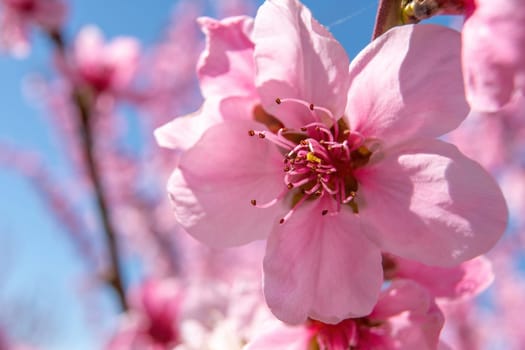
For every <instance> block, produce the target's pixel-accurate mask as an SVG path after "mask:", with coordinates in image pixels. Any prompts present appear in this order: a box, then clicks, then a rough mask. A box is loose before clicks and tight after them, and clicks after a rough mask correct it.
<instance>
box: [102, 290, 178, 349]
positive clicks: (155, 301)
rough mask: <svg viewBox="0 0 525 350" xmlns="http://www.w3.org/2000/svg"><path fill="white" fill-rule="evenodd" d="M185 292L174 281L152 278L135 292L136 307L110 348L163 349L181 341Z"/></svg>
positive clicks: (134, 306)
mask: <svg viewBox="0 0 525 350" xmlns="http://www.w3.org/2000/svg"><path fill="white" fill-rule="evenodd" d="M182 298H183V293H182V289H181V287H180V286H179V285H178V283H177V282H176V281H174V280H159V281H156V280H151V281H147V282H146V283H144V285H143V286H141V288H140V289H139V290H137V291H136V293H135V295H134V298H133V300H132V304H133V310H132V312H131V313H130V314H128V315H125V316H124V319H123V322H122V327H121V329H120V330H119V331H118V332H117V333H116V335H115V336H114V337H113V339H112V340H111V342H110V343H109V344H108V347H107V349H108V350H128V349H144V350H162V349H166V348H168V347H174V346H175V345H177V344H179V342H180V339H179V315H180V310H181V303H182Z"/></svg>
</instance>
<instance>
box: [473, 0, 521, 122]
mask: <svg viewBox="0 0 525 350" xmlns="http://www.w3.org/2000/svg"><path fill="white" fill-rule="evenodd" d="M465 6H466V19H465V25H464V27H463V69H464V76H465V84H466V92H467V100H468V101H469V103H470V104H471V106H472V107H473V109H476V110H480V111H485V112H494V111H497V110H499V109H501V108H502V107H503V106H505V105H506V104H508V103H509V102H510V101H511V100H512V99H513V98H514V97H515V96H516V95H518V94H521V95H525V50H524V49H523V48H524V47H525V25H524V23H525V11H524V8H525V1H524V0H502V1H494V0H466V1H465Z"/></svg>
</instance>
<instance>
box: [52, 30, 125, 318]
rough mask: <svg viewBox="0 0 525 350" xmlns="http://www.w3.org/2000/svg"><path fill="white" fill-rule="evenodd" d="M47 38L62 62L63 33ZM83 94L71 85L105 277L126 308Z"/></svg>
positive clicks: (114, 236)
mask: <svg viewBox="0 0 525 350" xmlns="http://www.w3.org/2000/svg"><path fill="white" fill-rule="evenodd" d="M49 37H50V39H51V41H52V42H53V44H54V45H55V48H56V50H57V52H58V53H59V54H60V55H61V56H62V57H61V58H62V59H63V60H64V62H65V61H66V57H65V52H66V50H65V49H66V45H65V41H64V39H63V36H62V35H61V33H60V32H58V31H53V32H50V33H49ZM86 95H87V94H86V91H84V89H83V88H82V87H81V86H77V85H74V87H73V91H72V94H71V98H72V101H73V102H74V105H75V107H76V109H77V112H78V113H77V114H78V119H79V134H80V137H81V140H82V152H83V154H84V159H85V162H86V168H87V172H88V175H89V178H90V180H91V183H92V185H93V190H94V192H95V200H96V204H97V208H98V211H99V215H100V219H101V221H102V226H103V228H104V230H103V231H104V234H105V237H106V242H107V246H108V253H109V258H110V262H111V264H110V268H109V271H107V273H106V275H105V277H106V280H107V282H108V283H109V284H110V285H111V286H112V287H113V289H114V290H115V292H116V294H117V298H118V301H119V304H120V307H121V308H122V310H124V311H126V310H128V308H129V307H128V302H127V300H126V291H125V286H124V279H123V277H122V267H121V264H120V258H119V257H120V254H119V249H118V242H117V234H116V230H115V228H114V226H113V224H112V222H111V218H110V210H109V207H108V204H107V203H108V200H107V198H106V196H105V191H104V186H103V183H102V179H101V177H100V173H99V170H98V166H97V162H96V157H95V154H94V152H93V150H94V138H93V132H92V131H93V128H92V121H93V115H92V110H91V105H92V103H91V102H92V101H90V99H89V98H87V96H86Z"/></svg>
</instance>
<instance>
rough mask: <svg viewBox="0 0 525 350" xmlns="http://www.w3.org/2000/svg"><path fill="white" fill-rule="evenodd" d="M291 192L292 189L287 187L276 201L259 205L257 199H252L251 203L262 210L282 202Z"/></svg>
mask: <svg viewBox="0 0 525 350" xmlns="http://www.w3.org/2000/svg"><path fill="white" fill-rule="evenodd" d="M289 190H290V189H289V188H288V186H286V187H285V188H284V189H283V191H281V193H279V195H277V197H275V198H274V199H272V200H270V201H269V202H266V203H264V204H257V201H256V200H255V199H252V200H251V201H250V203H251V204H252V205H253V206H254V207H256V208H261V209H265V208H269V207H271V206H272V205H274V204H275V203H277V202H278V201H280V200H281V199H283V198H284V196H286V194H287V193H288V191H289Z"/></svg>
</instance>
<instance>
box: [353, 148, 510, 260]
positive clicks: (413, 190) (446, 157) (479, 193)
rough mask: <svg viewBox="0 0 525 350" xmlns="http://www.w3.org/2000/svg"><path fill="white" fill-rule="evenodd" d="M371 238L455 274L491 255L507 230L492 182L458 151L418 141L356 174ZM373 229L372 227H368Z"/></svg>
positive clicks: (504, 210) (504, 211)
mask: <svg viewBox="0 0 525 350" xmlns="http://www.w3.org/2000/svg"><path fill="white" fill-rule="evenodd" d="M356 176H357V177H358V181H359V183H360V187H359V193H358V196H359V195H361V196H362V197H361V199H360V203H361V205H360V214H361V216H362V217H363V219H364V220H365V221H367V223H368V224H369V225H370V226H373V227H374V229H369V230H368V232H367V233H369V234H370V237H371V238H372V239H373V240H374V241H375V242H377V244H379V246H380V247H381V248H382V249H383V250H384V251H386V252H390V253H393V254H395V255H399V256H402V257H404V258H408V259H413V260H417V261H419V262H422V263H424V264H428V265H439V266H451V265H455V264H457V263H460V262H462V261H465V260H468V259H472V258H474V257H475V256H477V255H480V254H482V253H485V252H487V251H488V250H489V249H490V248H492V246H494V244H495V243H496V242H497V240H498V239H499V238H500V237H501V235H502V233H503V231H504V230H505V227H506V224H507V207H506V204H505V201H504V199H503V195H502V193H501V190H500V189H499V188H498V185H497V184H496V182H495V181H494V179H493V178H492V177H491V176H490V175H489V174H488V173H487V172H486V171H485V170H484V169H483V168H482V167H481V166H480V165H479V164H477V163H476V162H474V161H472V160H470V159H468V158H466V157H465V156H463V155H462V154H461V153H460V152H459V151H458V150H457V148H456V147H454V146H452V145H450V144H447V143H445V142H442V141H439V140H418V141H413V142H412V143H410V144H405V145H403V146H400V147H398V148H397V149H393V150H390V151H389V152H388V153H385V154H382V155H381V154H376V158H375V159H374V158H373V159H371V161H370V166H368V167H365V168H362V169H361V170H360V171H359V172H357V173H356ZM367 227H368V226H367Z"/></svg>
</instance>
